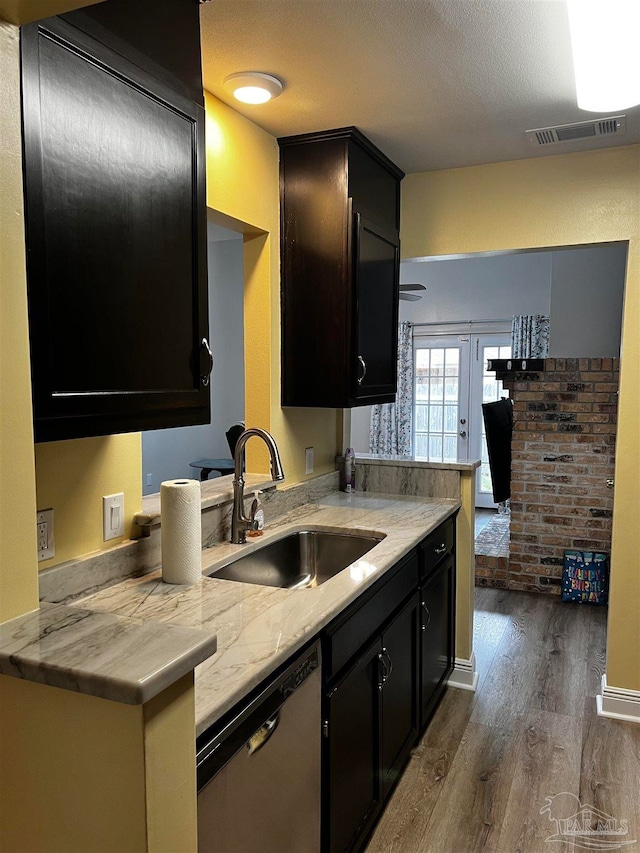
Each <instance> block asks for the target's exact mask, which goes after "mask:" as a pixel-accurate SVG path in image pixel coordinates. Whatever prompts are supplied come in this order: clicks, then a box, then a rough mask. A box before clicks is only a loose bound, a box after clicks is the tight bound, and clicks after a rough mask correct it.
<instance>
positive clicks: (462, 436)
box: [460, 429, 467, 438]
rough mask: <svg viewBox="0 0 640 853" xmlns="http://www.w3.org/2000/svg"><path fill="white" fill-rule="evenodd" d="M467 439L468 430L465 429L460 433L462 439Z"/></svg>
mask: <svg viewBox="0 0 640 853" xmlns="http://www.w3.org/2000/svg"><path fill="white" fill-rule="evenodd" d="M466 437H467V431H466V429H463V430H462V432H461V433H460V438H466Z"/></svg>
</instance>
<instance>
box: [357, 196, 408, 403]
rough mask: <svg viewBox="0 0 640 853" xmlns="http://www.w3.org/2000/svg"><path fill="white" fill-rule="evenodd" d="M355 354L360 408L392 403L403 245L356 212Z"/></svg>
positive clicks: (394, 392)
mask: <svg viewBox="0 0 640 853" xmlns="http://www.w3.org/2000/svg"><path fill="white" fill-rule="evenodd" d="M355 235H356V248H355V264H354V276H355V295H356V299H355V329H356V333H355V351H354V354H353V363H354V381H353V386H352V387H353V396H354V400H355V401H356V404H357V405H365V404H367V403H369V402H378V403H384V402H393V400H395V394H396V387H397V369H398V368H397V360H398V299H399V289H398V288H399V284H398V282H399V270H400V266H399V264H400V241H399V240H398V237H397V235H396V234H394V233H393V232H385V231H384V230H383V229H380V228H378V227H377V226H376V225H374V224H373V223H371V222H369V221H368V220H365V219H363V218H362V217H361V216H360V214H359V213H356V214H355Z"/></svg>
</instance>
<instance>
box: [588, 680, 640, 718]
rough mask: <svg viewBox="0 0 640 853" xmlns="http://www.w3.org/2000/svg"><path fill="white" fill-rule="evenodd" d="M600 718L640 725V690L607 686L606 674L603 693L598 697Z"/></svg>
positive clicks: (597, 703) (597, 706)
mask: <svg viewBox="0 0 640 853" xmlns="http://www.w3.org/2000/svg"><path fill="white" fill-rule="evenodd" d="M596 708H597V709H598V716H600V717H611V718H612V719H614V720H626V721H627V722H629V723H640V690H627V689H626V688H624V687H612V686H611V685H610V684H607V675H606V673H605V674H604V675H603V676H602V693H601V694H600V695H598V696H596Z"/></svg>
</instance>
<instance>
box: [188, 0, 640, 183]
mask: <svg viewBox="0 0 640 853" xmlns="http://www.w3.org/2000/svg"><path fill="white" fill-rule="evenodd" d="M201 8H202V13H201V18H202V40H203V72H204V84H205V88H206V89H208V90H209V91H210V92H212V93H213V94H214V95H217V96H218V97H219V98H221V99H222V100H223V101H225V102H226V103H229V104H231V103H232V105H233V107H234V108H235V109H237V110H238V111H239V112H241V113H243V114H244V115H246V116H248V117H249V118H250V119H251V120H252V121H254V122H256V123H257V124H259V125H260V126H261V127H263V128H265V129H266V130H268V131H269V132H270V133H272V134H274V135H275V136H285V135H289V134H296V133H305V132H308V131H314V130H324V129H328V128H332V127H342V126H346V125H356V126H357V127H359V128H360V130H362V131H363V132H364V133H365V134H366V135H367V136H368V137H369V138H370V139H371V140H372V141H373V142H374V143H376V144H377V145H378V146H379V147H380V148H381V149H382V150H383V151H384V152H385V153H386V154H387V155H388V156H389V157H391V159H392V160H394V161H395V162H396V163H397V164H398V165H399V166H400V167H401V168H402V169H404V170H405V171H406V172H420V171H426V170H431V169H446V168H451V167H456V166H470V165H476V164H478V163H493V162H499V161H502V160H516V159H520V158H525V157H535V156H544V155H547V154H558V153H561V152H570V151H584V150H587V149H592V148H603V147H609V146H615V145H621V144H628V143H632V142H638V141H640V107H635V108H634V109H633V110H626V111H625V112H626V115H627V117H628V118H627V133H626V135H625V136H620V137H615V136H614V137H600V138H598V139H597V140H591V139H589V140H579V141H577V142H563V143H558V144H557V145H549V146H548V147H544V148H539V147H534V146H533V145H532V144H531V143H530V142H529V140H528V139H526V138H525V136H524V131H525V130H528V129H531V128H537V127H546V126H550V125H555V124H567V123H570V122H575V121H585V120H590V119H593V118H594V117H597V116H596V115H595V114H593V113H585V112H583V111H582V110H579V109H578V108H577V106H576V103H575V90H574V83H573V69H572V63H571V54H570V46H569V26H568V20H567V12H566V6H565V3H564V2H563V0H213V2H210V3H205V4H204V5H203V6H202V7H201ZM639 55H640V54H639ZM246 70H253V71H263V72H267V73H269V74H275V75H276V76H277V77H279V78H280V79H281V80H282V81H283V82H284V84H285V89H284V92H283V94H282V95H281V96H280V97H279V98H278V99H276V100H275V101H272V102H271V103H269V104H265V105H262V106H245V105H241V104H239V103H238V102H237V101H232V99H231V98H230V96H229V95H227V94H226V93H225V91H224V89H223V88H222V81H223V79H224V77H226V75H227V74H232V73H234V72H236V71H246ZM639 73H640V70H639Z"/></svg>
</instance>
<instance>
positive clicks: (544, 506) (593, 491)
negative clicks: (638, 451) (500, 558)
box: [478, 358, 619, 594]
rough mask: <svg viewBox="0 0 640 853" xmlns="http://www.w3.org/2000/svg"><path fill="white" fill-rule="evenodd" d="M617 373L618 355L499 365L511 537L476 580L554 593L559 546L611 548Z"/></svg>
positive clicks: (559, 568)
mask: <svg viewBox="0 0 640 853" xmlns="http://www.w3.org/2000/svg"><path fill="white" fill-rule="evenodd" d="M618 377H619V359H617V358H580V359H575V358H567V359H564V358H557V359H553V358H548V359H545V367H544V372H543V373H518V372H516V373H498V378H500V379H502V381H503V383H504V387H505V388H507V389H508V390H509V393H510V396H511V398H512V399H513V401H514V431H513V440H512V444H511V450H512V467H511V541H510V547H509V561H508V566H507V567H506V568H505V567H504V565H502V566H501V567H500V568H498V566H497V565H496V568H495V569H492V568H489V567H486V566H485V567H484V569H483V571H482V577H479V578H478V580H479V582H480V583H483V584H486V585H489V586H499V587H505V588H508V589H519V590H529V591H535V592H545V593H556V594H557V593H559V591H560V587H559V579H560V577H561V574H562V557H563V551H564V549H565V548H578V549H581V550H592V551H605V552H607V553H610V551H611V518H612V515H613V490H612V489H610V488H608V487H607V482H606V481H607V479H608V478H613V476H614V453H615V438H616V424H617V400H618Z"/></svg>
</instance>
